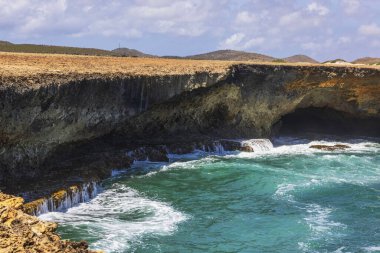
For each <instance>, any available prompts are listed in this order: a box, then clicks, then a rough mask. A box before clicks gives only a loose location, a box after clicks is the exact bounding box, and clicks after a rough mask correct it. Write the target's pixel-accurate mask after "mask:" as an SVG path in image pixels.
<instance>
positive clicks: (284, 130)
mask: <svg viewBox="0 0 380 253" xmlns="http://www.w3.org/2000/svg"><path fill="white" fill-rule="evenodd" d="M273 129H274V133H275V135H278V136H286V135H292V136H302V135H335V136H353V137H359V136H368V137H380V118H375V117H366V118H363V117H358V116H356V115H353V114H350V113H347V112H342V111H338V110H335V109H332V108H329V107H322V108H319V107H308V108H299V109H296V110H295V111H293V112H291V113H289V114H286V115H284V116H282V118H281V119H280V121H279V122H278V123H276V124H275V126H274V128H273Z"/></svg>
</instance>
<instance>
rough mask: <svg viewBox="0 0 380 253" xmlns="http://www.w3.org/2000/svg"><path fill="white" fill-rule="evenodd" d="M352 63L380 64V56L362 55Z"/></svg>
mask: <svg viewBox="0 0 380 253" xmlns="http://www.w3.org/2000/svg"><path fill="white" fill-rule="evenodd" d="M352 63H354V64H371V65H372V64H374V65H380V58H373V57H364V58H359V59H357V60H355V61H353V62H352Z"/></svg>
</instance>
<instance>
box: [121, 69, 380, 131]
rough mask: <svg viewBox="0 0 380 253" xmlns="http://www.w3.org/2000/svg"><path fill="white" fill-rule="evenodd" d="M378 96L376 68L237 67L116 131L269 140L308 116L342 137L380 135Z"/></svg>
mask: <svg viewBox="0 0 380 253" xmlns="http://www.w3.org/2000/svg"><path fill="white" fill-rule="evenodd" d="M379 94H380V71H379V70H378V69H359V68H347V67H322V66H309V67H306V66H268V65H237V66H234V67H233V68H232V70H231V74H230V76H229V77H228V78H227V79H226V80H224V81H221V82H219V83H218V84H216V85H214V86H212V87H209V88H206V89H203V90H198V91H197V92H194V93H192V94H183V95H181V96H177V97H175V98H173V99H171V100H170V101H168V102H166V103H163V104H160V105H158V106H156V107H154V108H152V109H151V110H149V111H147V112H144V113H143V114H141V115H139V116H138V117H135V118H133V119H132V120H131V121H129V122H128V123H126V124H125V125H124V128H123V130H121V131H120V132H122V133H124V134H125V135H127V136H128V135H130V136H131V137H132V136H133V137H136V136H139V138H143V137H144V136H145V137H146V136H150V137H151V138H154V137H157V136H160V135H166V136H168V137H170V136H174V137H175V138H178V136H183V135H186V136H189V135H191V134H193V135H207V136H215V137H219V138H226V137H251V138H252V137H268V136H271V135H272V134H276V133H277V132H278V131H280V130H281V127H282V126H281V125H283V123H284V122H283V121H285V123H288V124H289V123H290V124H294V125H293V126H291V127H294V128H295V129H297V125H304V126H307V124H305V122H304V121H305V120H304V119H305V118H307V117H308V116H310V115H311V116H313V117H312V118H313V120H314V122H315V123H316V124H320V125H321V128H324V127H325V126H326V124H327V125H329V126H330V128H334V126H335V127H338V129H336V130H337V131H338V132H340V133H342V130H343V128H344V130H345V131H346V132H345V133H347V134H363V135H379V134H380V128H379V126H380V118H379V117H380V99H379V97H378V95H379ZM288 115H291V116H293V117H289V116H288ZM282 119H286V120H282ZM151 122H154V124H151ZM306 123H307V122H306ZM334 124H335V125H334ZM283 127H284V126H283ZM285 127H286V128H288V130H289V126H285ZM291 127H290V128H291ZM299 130H301V131H302V132H299V133H298V134H302V133H305V131H308V130H315V129H302V128H301V129H299ZM157 133H160V134H157ZM331 133H333V134H334V132H331ZM295 134H297V133H296V132H295Z"/></svg>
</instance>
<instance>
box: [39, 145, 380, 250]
mask: <svg viewBox="0 0 380 253" xmlns="http://www.w3.org/2000/svg"><path fill="white" fill-rule="evenodd" d="M320 143H325V142H312V143H309V141H305V140H297V139H286V138H283V139H279V140H277V146H276V147H275V148H273V149H271V150H269V151H265V152H259V153H230V154H224V155H219V154H213V155H210V154H208V155H207V154H204V153H202V152H198V153H194V154H191V155H187V156H173V157H172V158H173V159H174V160H175V161H174V162H172V163H170V164H163V163H137V164H135V166H134V173H133V174H132V175H131V174H119V175H118V176H115V177H113V178H112V179H110V180H107V181H105V182H104V184H103V192H102V193H100V194H99V195H98V196H97V197H96V198H94V199H93V200H91V201H90V202H88V203H83V204H80V205H78V206H76V207H74V208H71V209H69V210H68V211H67V212H65V213H48V214H45V215H43V216H42V218H44V219H48V220H54V221H58V222H60V223H61V224H60V227H59V233H60V234H61V235H62V236H63V238H65V239H74V240H79V239H84V240H87V241H88V242H90V245H91V248H94V249H103V250H105V251H107V252H380V156H379V154H380V145H379V144H376V143H375V142H370V141H365V140H356V141H354V142H352V141H351V142H350V143H349V145H350V146H352V148H351V149H349V150H347V151H335V152H325V151H318V150H311V149H309V148H308V147H309V145H311V144H320ZM334 143H335V142H334Z"/></svg>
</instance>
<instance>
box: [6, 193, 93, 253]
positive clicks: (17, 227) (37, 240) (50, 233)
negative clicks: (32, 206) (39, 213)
mask: <svg viewBox="0 0 380 253" xmlns="http://www.w3.org/2000/svg"><path fill="white" fill-rule="evenodd" d="M22 203H23V199H22V198H19V197H14V196H11V195H7V194H4V193H1V192H0V217H1V220H0V252H30V253H37V252H64V253H95V252H97V251H92V250H89V249H88V244H87V243H86V242H70V241H63V240H61V239H60V237H59V236H58V235H57V234H56V233H55V232H54V231H55V230H56V228H57V224H56V223H52V222H44V221H41V220H39V219H38V218H37V217H34V216H30V215H28V214H25V213H24V212H23V211H22Z"/></svg>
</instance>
